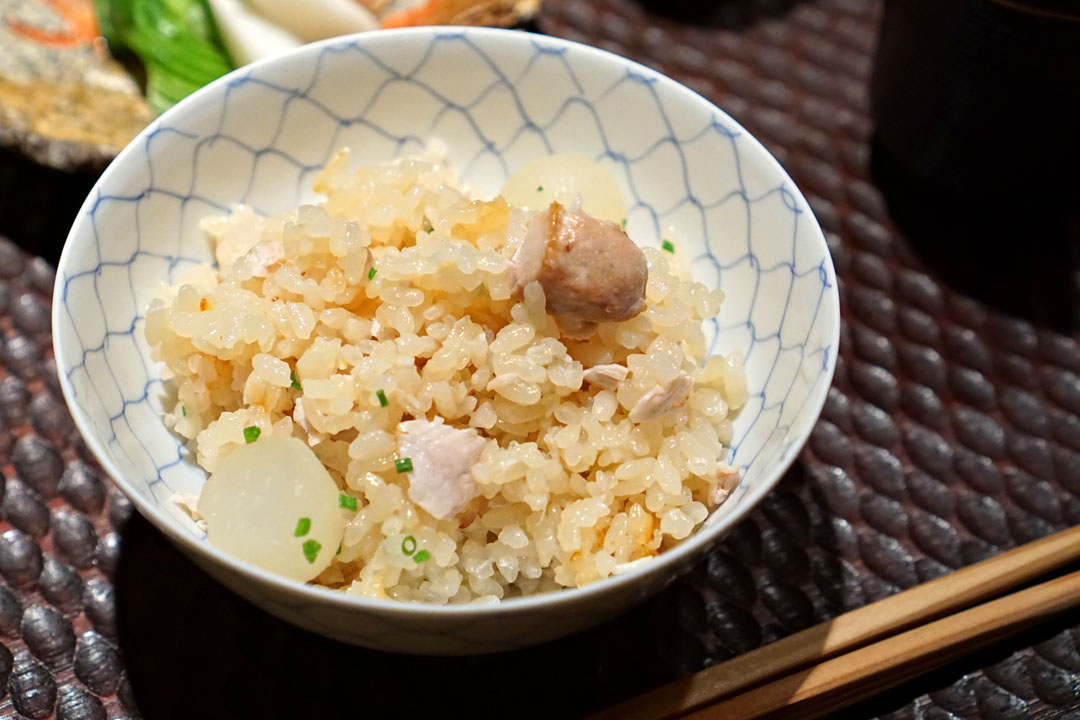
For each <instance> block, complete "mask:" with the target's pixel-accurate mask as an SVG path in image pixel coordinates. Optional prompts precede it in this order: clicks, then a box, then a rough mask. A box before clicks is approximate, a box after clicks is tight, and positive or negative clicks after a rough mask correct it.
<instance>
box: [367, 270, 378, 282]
mask: <svg viewBox="0 0 1080 720" xmlns="http://www.w3.org/2000/svg"><path fill="white" fill-rule="evenodd" d="M376 272H378V270H376V269H375V268H371V269H370V270H368V271H367V279H368V280H374V279H375V273H376Z"/></svg>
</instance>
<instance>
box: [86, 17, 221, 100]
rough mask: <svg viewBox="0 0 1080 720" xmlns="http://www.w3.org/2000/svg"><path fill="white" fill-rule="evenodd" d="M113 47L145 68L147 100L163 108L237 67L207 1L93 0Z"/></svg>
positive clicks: (103, 32)
mask: <svg viewBox="0 0 1080 720" xmlns="http://www.w3.org/2000/svg"><path fill="white" fill-rule="evenodd" d="M94 4H95V8H96V10H97V15H98V22H99V23H100V26H101V31H102V34H103V35H104V36H105V38H106V39H107V40H108V41H109V45H110V47H111V48H112V49H113V50H114V51H115V50H117V49H127V50H130V51H131V52H132V53H134V54H135V55H136V56H137V57H138V58H139V60H141V61H142V64H143V66H144V67H145V68H146V99H147V101H148V102H149V103H150V107H152V108H153V109H154V111H155V112H159V113H160V112H162V111H164V110H166V109H168V108H169V107H171V106H172V105H174V104H175V103H177V102H179V101H180V100H182V99H183V98H185V97H187V96H188V95H190V94H191V93H192V92H194V91H195V90H198V89H199V88H201V87H202V86H203V85H205V84H206V83H208V82H210V81H211V80H214V79H216V78H218V77H221V76H222V75H224V74H225V73H227V72H229V71H230V70H232V69H233V67H234V66H233V63H232V61H231V60H230V59H229V55H228V53H227V52H226V51H225V48H224V46H223V45H222V43H221V39H220V37H219V35H218V31H217V28H216V27H215V25H214V19H213V16H212V15H211V13H210V9H209V7H208V6H207V4H206V1H205V0H95V3H94Z"/></svg>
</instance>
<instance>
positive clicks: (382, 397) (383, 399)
mask: <svg viewBox="0 0 1080 720" xmlns="http://www.w3.org/2000/svg"><path fill="white" fill-rule="evenodd" d="M375 397H377V398H379V405H381V406H382V407H386V406H387V405H389V404H390V401H389V400H387V399H386V393H384V392H383V391H382V390H376V391H375Z"/></svg>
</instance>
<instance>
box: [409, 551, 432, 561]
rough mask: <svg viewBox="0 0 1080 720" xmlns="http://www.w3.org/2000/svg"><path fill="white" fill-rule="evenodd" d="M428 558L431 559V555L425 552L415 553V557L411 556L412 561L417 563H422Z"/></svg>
mask: <svg viewBox="0 0 1080 720" xmlns="http://www.w3.org/2000/svg"><path fill="white" fill-rule="evenodd" d="M430 557H431V553H429V552H428V551H427V550H421V551H420V552H418V553H416V555H414V556H413V560H415V561H416V562H418V563H422V562H424V561H425V560H427V559H428V558H430Z"/></svg>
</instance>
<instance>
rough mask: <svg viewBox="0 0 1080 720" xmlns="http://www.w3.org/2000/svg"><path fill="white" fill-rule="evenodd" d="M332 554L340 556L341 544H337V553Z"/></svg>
mask: <svg viewBox="0 0 1080 720" xmlns="http://www.w3.org/2000/svg"><path fill="white" fill-rule="evenodd" d="M334 554H335V555H340V554H341V543H338V546H337V552H336V553H334Z"/></svg>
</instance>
